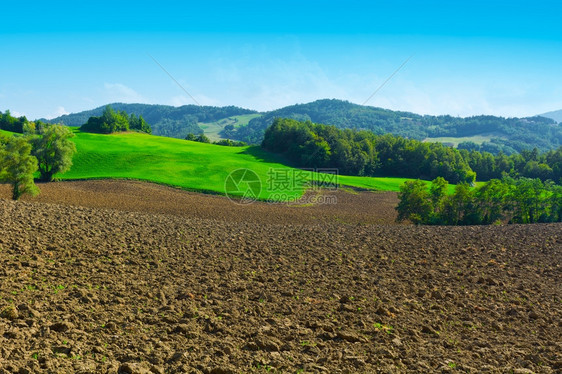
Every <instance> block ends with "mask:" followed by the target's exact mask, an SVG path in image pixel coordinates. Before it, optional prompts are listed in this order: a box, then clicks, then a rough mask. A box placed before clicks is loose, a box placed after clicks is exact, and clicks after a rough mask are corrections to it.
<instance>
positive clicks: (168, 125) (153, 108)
mask: <svg viewBox="0 0 562 374" xmlns="http://www.w3.org/2000/svg"><path fill="white" fill-rule="evenodd" d="M110 105H111V107H112V108H113V109H114V110H116V111H118V112H119V111H124V112H127V113H131V114H134V115H136V116H142V117H143V118H144V119H145V120H146V122H148V123H149V124H150V126H151V128H152V133H153V134H154V135H160V136H168V137H172V138H180V139H184V138H185V137H186V136H187V134H190V133H191V134H202V133H203V130H202V129H201V128H200V127H199V126H198V125H197V123H198V122H213V121H218V120H220V119H223V118H227V117H231V116H238V115H243V114H253V113H256V111H253V110H248V109H243V108H238V107H235V106H228V107H212V106H197V105H184V106H180V107H173V106H169V105H150V104H123V103H115V104H110ZM104 108H105V106H104V107H99V108H96V109H92V110H88V111H85V112H80V113H75V114H67V115H64V116H61V117H58V118H53V119H52V120H43V121H45V122H49V123H62V124H64V125H67V126H82V125H83V124H85V123H86V122H87V121H88V119H89V118H90V117H93V116H101V115H102V113H103V111H104Z"/></svg>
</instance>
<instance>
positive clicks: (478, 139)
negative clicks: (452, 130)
mask: <svg viewBox="0 0 562 374" xmlns="http://www.w3.org/2000/svg"><path fill="white" fill-rule="evenodd" d="M501 137H502V136H501V135H499V134H481V135H474V136H465V137H461V138H453V137H440V138H425V139H424V140H423V141H424V142H432V143H435V142H437V143H450V144H453V146H454V147H455V148H456V147H458V146H459V143H462V142H473V143H476V144H482V143H484V142H489V141H490V140H492V138H501Z"/></svg>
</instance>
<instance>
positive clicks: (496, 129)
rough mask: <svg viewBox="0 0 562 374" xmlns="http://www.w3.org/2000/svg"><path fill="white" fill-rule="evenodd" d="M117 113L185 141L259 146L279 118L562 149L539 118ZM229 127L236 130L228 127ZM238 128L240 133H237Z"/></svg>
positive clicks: (302, 109)
mask: <svg viewBox="0 0 562 374" xmlns="http://www.w3.org/2000/svg"><path fill="white" fill-rule="evenodd" d="M111 106H112V107H113V108H114V109H115V110H124V111H126V112H127V113H135V114H136V115H142V116H143V117H144V118H145V120H146V121H147V122H148V123H149V124H150V125H151V126H152V129H153V133H154V134H155V135H162V136H169V137H175V138H184V137H185V136H186V135H187V134H188V133H193V134H200V133H203V132H204V129H205V128H206V126H203V125H204V124H206V123H211V122H213V123H214V128H217V127H218V129H219V130H220V128H221V127H223V129H222V131H220V132H219V134H220V136H222V137H224V138H229V139H235V140H241V141H245V142H247V143H250V144H259V143H261V141H262V139H263V134H264V132H265V129H266V128H267V127H268V126H269V125H270V124H271V123H272V122H273V119H275V118H277V117H282V118H292V119H297V120H302V121H306V120H310V121H312V122H314V123H322V124H327V125H334V126H336V127H338V128H342V129H345V128H352V129H357V130H369V131H372V132H374V133H376V134H384V133H391V134H394V135H400V136H403V137H407V138H411V139H418V140H424V139H427V140H428V141H441V142H444V143H447V142H448V140H443V139H441V138H446V139H451V138H452V139H456V142H455V144H457V143H458V146H459V148H464V149H476V150H481V151H488V152H491V153H495V154H497V153H499V152H504V153H507V154H511V153H514V152H519V151H521V150H524V149H533V148H538V149H539V150H540V151H548V150H551V149H556V148H558V147H560V146H561V145H562V124H559V123H557V122H556V121H555V120H553V119H551V118H547V117H544V116H535V117H528V118H503V117H496V116H487V115H482V116H473V117H467V118H460V117H453V116H449V115H442V116H431V115H419V114H416V113H410V112H402V111H393V110H389V109H383V108H377V107H371V106H363V105H357V104H353V103H350V102H348V101H342V100H336V99H322V100H317V101H314V102H311V103H306V104H296V105H291V106H287V107H284V108H280V109H277V110H273V111H270V112H265V113H261V114H260V115H259V116H258V117H256V118H253V119H251V120H249V122H248V124H247V125H245V123H241V122H238V124H237V125H232V123H235V122H234V121H224V119H226V118H232V117H235V116H241V115H248V114H259V112H257V111H254V110H250V109H244V108H239V107H235V106H228V107H211V106H196V105H185V106H181V107H173V106H168V105H151V104H123V103H114V104H111ZM103 108H104V107H99V108H96V109H93V110H89V111H84V112H80V113H74V114H68V115H64V116H61V117H58V118H54V119H52V120H50V121H48V122H51V123H55V122H57V123H63V124H65V125H69V126H80V125H82V124H83V123H85V122H86V121H87V120H88V118H89V117H90V116H93V115H96V116H97V115H100V114H101V112H102V111H103ZM228 123H230V124H231V125H227V124H228ZM236 126H237V127H236Z"/></svg>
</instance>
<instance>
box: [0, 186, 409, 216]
mask: <svg viewBox="0 0 562 374" xmlns="http://www.w3.org/2000/svg"><path fill="white" fill-rule="evenodd" d="M39 188H40V189H41V194H40V195H38V196H37V197H34V198H30V197H26V196H24V197H23V198H22V199H23V200H26V201H33V202H42V203H53V204H62V205H70V206H82V207H90V208H110V209H119V210H124V211H129V212H145V213H162V214H173V215H181V216H187V217H197V218H204V219H208V218H212V219H218V220H227V221H230V222H233V221H234V222H257V223H280V224H284V223H294V224H300V223H323V222H340V223H350V224H360V223H370V224H394V220H395V219H396V211H395V209H394V207H395V206H396V204H398V199H397V197H396V194H395V193H393V192H366V191H363V192H355V191H353V190H339V191H323V192H321V194H320V195H317V194H316V193H315V192H311V193H309V194H307V195H306V197H305V199H308V198H317V201H320V202H322V201H323V202H325V203H323V204H312V205H310V204H303V203H302V202H296V203H293V204H266V203H260V202H254V203H252V204H247V205H243V204H236V203H233V201H231V200H229V199H228V198H227V197H224V196H218V195H205V194H200V193H193V192H186V191H182V190H178V189H175V188H171V187H167V186H161V185H157V184H152V183H144V182H136V181H121V180H106V181H101V180H93V181H79V182H59V183H45V184H39ZM10 196H11V194H10V189H9V187H8V185H0V198H5V199H9V198H10ZM334 202H335V203H334Z"/></svg>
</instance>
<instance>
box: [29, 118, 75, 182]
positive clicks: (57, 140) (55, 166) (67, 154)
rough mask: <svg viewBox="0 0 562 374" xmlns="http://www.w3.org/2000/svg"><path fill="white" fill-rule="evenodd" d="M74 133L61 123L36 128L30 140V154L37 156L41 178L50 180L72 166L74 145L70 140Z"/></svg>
mask: <svg viewBox="0 0 562 374" xmlns="http://www.w3.org/2000/svg"><path fill="white" fill-rule="evenodd" d="M73 136H74V134H73V133H72V131H70V129H69V128H68V127H66V126H63V125H47V126H43V127H40V128H39V129H38V132H37V135H36V136H34V137H32V138H31V140H30V142H31V144H32V146H33V150H32V154H33V156H35V157H36V158H37V162H38V165H39V172H40V173H41V180H42V181H44V182H50V181H52V180H53V178H54V175H55V174H57V173H64V172H65V171H68V170H69V169H70V167H71V166H72V156H74V153H76V145H75V144H74V142H72V141H71V140H70V138H72V137H73Z"/></svg>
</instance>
